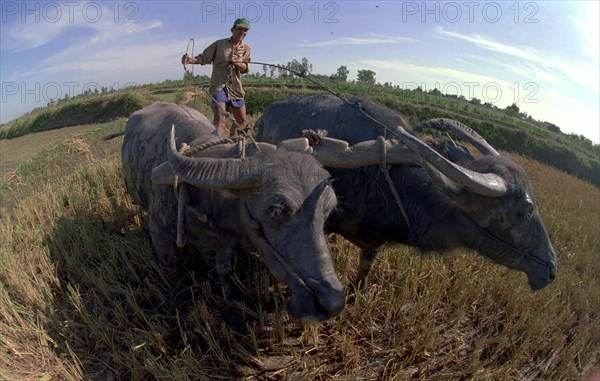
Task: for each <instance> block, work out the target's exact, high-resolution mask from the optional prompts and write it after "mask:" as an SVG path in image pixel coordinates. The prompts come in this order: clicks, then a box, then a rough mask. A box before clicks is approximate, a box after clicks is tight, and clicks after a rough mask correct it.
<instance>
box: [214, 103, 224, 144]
mask: <svg viewBox="0 0 600 381" xmlns="http://www.w3.org/2000/svg"><path fill="white" fill-rule="evenodd" d="M212 105H213V115H214V116H213V126H215V128H216V129H217V132H218V133H219V136H220V137H222V138H224V137H226V135H225V119H227V117H226V116H225V102H218V103H217V102H214V101H213V104H212Z"/></svg>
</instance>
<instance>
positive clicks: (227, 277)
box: [215, 248, 233, 299]
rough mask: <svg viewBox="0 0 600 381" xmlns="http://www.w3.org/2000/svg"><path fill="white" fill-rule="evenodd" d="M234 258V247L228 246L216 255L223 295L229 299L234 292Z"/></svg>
mask: <svg viewBox="0 0 600 381" xmlns="http://www.w3.org/2000/svg"><path fill="white" fill-rule="evenodd" d="M232 259H233V249H231V248H227V249H224V250H218V251H217V253H216V256H215V266H216V268H217V275H218V276H219V282H220V283H221V291H222V292H223V297H224V298H225V299H228V298H229V297H231V295H232V294H233V282H232V280H231V271H232V270H231V261H232Z"/></svg>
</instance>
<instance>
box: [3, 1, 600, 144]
mask: <svg viewBox="0 0 600 381" xmlns="http://www.w3.org/2000/svg"><path fill="white" fill-rule="evenodd" d="M598 4H599V2H598V1H569V2H558V1H526V2H516V1H508V2H500V1H498V2H493V1H451V2H438V1H430V2H425V1H394V2H392V1H323V2H316V1H308V2H303V1H296V2H286V1H250V2H242V1H236V2H233V1H232V2H224V1H122V2H119V1H90V2H80V1H64V2H62V1H50V2H46V1H5V0H2V1H1V8H0V18H1V20H0V21H1V24H0V26H1V28H2V29H1V35H0V45H1V47H0V53H1V57H0V59H1V65H0V66H1V68H0V74H1V86H2V87H1V93H2V99H1V115H0V119H1V122H2V123H6V122H8V121H10V120H12V119H14V118H16V117H18V116H20V115H22V114H24V113H26V112H28V111H30V110H31V109H33V108H34V107H37V106H45V105H46V104H47V103H48V101H49V100H50V99H51V98H56V97H57V96H58V97H62V96H64V94H65V93H67V94H69V95H76V94H79V93H81V92H82V91H83V90H85V89H86V88H88V87H92V88H93V87H96V86H106V87H111V86H112V87H114V88H116V89H119V88H123V87H126V86H127V85H129V84H145V83H149V82H160V81H163V80H165V79H179V78H182V76H183V69H182V66H181V64H180V63H179V61H180V57H181V55H182V54H183V53H184V51H185V49H186V46H187V44H188V41H189V39H190V38H192V37H193V38H194V39H195V46H196V50H195V53H198V52H199V51H200V50H201V49H202V48H204V47H205V46H207V45H208V44H209V43H210V42H212V41H214V40H215V39H217V38H222V37H227V36H229V34H230V33H229V29H230V27H231V24H232V23H233V21H234V20H235V18H237V17H239V16H245V17H247V18H249V19H250V20H251V21H252V28H251V30H250V32H249V34H248V36H247V38H246V41H247V42H248V43H249V44H250V45H251V46H252V58H253V60H255V61H262V62H271V63H278V64H285V63H287V62H288V61H291V60H292V59H294V58H295V59H298V60H299V59H301V58H302V57H306V58H308V60H309V62H310V63H312V64H313V72H314V73H319V74H333V73H335V72H336V69H337V68H338V67H339V66H341V65H345V66H347V67H348V69H349V70H350V79H355V78H356V74H357V71H358V70H361V69H370V70H373V71H374V72H375V73H376V80H377V81H378V82H380V83H384V82H391V83H392V84H394V85H398V86H400V87H402V88H407V89H412V88H415V87H416V86H421V87H422V88H424V89H426V90H431V89H433V88H434V87H437V88H438V89H440V90H441V91H442V92H447V93H452V94H460V95H463V96H465V97H466V98H468V99H470V98H472V97H475V98H478V99H480V100H482V101H483V102H486V101H487V102H490V103H493V104H495V105H497V106H498V107H501V108H503V107H506V106H508V105H510V104H512V103H516V104H517V105H518V106H519V108H520V109H521V111H525V112H527V113H528V114H530V115H532V116H533V117H534V118H535V119H540V120H544V121H549V122H552V123H555V124H556V125H558V126H559V127H560V128H561V129H562V131H563V132H566V133H576V134H581V135H584V136H586V137H587V138H589V139H591V140H592V141H593V142H595V143H599V142H600V120H599V114H600V111H599V108H600V99H599V87H600V86H599V71H600V69H599V67H600V63H599V53H598V46H599V45H600V43H599V41H598V38H599V35H600V32H599V30H598V25H599V13H600V11H599V8H598ZM251 70H252V71H258V72H260V73H262V66H260V65H254V66H252V69H251ZM195 72H196V73H197V74H209V73H210V67H208V66H206V67H201V68H200V67H196V69H195Z"/></svg>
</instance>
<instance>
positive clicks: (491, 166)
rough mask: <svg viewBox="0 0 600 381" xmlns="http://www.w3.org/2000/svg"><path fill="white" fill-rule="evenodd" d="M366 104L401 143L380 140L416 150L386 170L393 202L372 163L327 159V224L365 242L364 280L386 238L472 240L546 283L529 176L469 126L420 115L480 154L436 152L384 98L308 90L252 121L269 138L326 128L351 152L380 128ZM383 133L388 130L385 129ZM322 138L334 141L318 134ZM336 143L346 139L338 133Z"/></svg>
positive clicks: (430, 243)
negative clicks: (333, 199) (331, 203)
mask: <svg viewBox="0 0 600 381" xmlns="http://www.w3.org/2000/svg"><path fill="white" fill-rule="evenodd" d="M363 111H364V112H366V113H367V114H368V115H370V116H372V117H374V118H375V119H376V120H378V121H379V122H381V123H382V124H384V125H385V126H387V127H389V128H391V129H392V130H396V132H397V133H398V134H399V135H400V137H401V141H398V140H395V139H389V140H386V144H387V145H389V146H390V147H391V146H396V151H398V147H397V146H402V143H404V144H406V145H407V147H403V149H405V150H406V149H407V148H408V149H410V151H411V152H412V153H413V155H415V154H416V155H417V157H418V158H417V159H410V160H406V159H405V160H404V161H403V160H402V157H400V160H399V161H396V163H399V164H394V165H392V166H391V168H390V169H389V172H388V174H389V179H390V180H391V183H392V186H393V188H394V189H395V191H396V192H397V195H398V198H399V203H398V202H396V201H395V195H394V194H393V191H392V190H391V187H390V184H389V182H388V181H386V176H385V174H384V173H383V172H382V171H380V168H379V166H375V165H370V166H366V167H361V168H356V165H354V164H351V165H349V166H347V167H353V168H352V169H347V168H343V167H344V165H343V163H325V167H326V169H328V170H329V172H330V173H331V175H332V177H333V178H334V182H333V187H334V189H335V192H336V195H337V197H338V201H339V206H338V209H339V210H338V211H337V212H335V213H333V214H332V215H331V216H330V217H329V219H328V220H327V222H326V229H328V230H329V231H333V232H336V233H339V234H341V235H342V236H344V237H345V238H347V239H348V240H350V241H351V242H353V243H354V244H356V245H357V246H359V247H360V248H361V249H362V250H361V260H360V267H359V271H358V275H357V279H356V281H357V282H359V283H360V282H364V281H365V278H366V276H367V275H368V273H369V271H370V269H371V266H372V263H373V261H374V260H375V258H376V255H377V253H378V251H379V248H380V247H381V246H382V245H383V244H384V243H386V242H398V243H403V244H407V245H411V246H415V247H418V248H421V249H424V250H436V251H438V250H445V249H451V248H458V247H466V248H471V249H475V250H476V251H477V252H479V253H480V254H483V255H484V256H486V257H488V258H491V259H492V260H493V261H495V262H497V263H500V264H502V265H505V266H508V267H510V268H513V269H516V270H520V271H523V272H525V273H526V274H527V276H528V280H529V285H530V286H531V288H532V289H534V290H536V289H541V288H543V287H545V286H547V285H548V284H549V283H551V282H552V280H553V279H554V278H555V276H556V257H555V253H554V249H553V248H552V244H551V242H550V239H549V238H548V234H547V233H546V229H545V227H544V224H543V222H542V219H541V217H540V214H539V211H538V208H537V206H536V203H535V200H534V197H533V192H532V189H531V184H530V182H529V180H528V178H527V175H526V174H525V172H524V171H523V169H522V168H521V167H520V166H519V165H517V164H516V163H515V162H514V161H512V160H511V159H510V158H509V157H507V156H503V155H499V154H498V152H497V151H496V150H495V149H494V148H493V147H491V146H490V145H489V144H488V143H487V142H486V141H485V140H484V139H483V138H482V137H481V136H479V135H478V134H477V133H476V132H474V131H473V130H471V129H470V128H468V127H466V126H464V125H462V124H460V123H458V122H456V121H452V120H448V119H432V120H429V121H426V122H424V123H423V125H424V126H427V127H430V128H438V129H440V128H446V129H450V130H452V131H454V132H455V133H457V134H458V135H459V136H460V137H461V138H462V139H463V140H464V141H466V142H469V143H471V144H473V145H474V146H475V147H476V148H477V149H478V150H479V151H480V153H481V154H482V155H481V156H482V157H480V158H477V159H475V158H473V156H471V154H470V153H469V152H468V151H467V150H465V149H464V148H461V146H454V145H453V144H446V145H445V146H444V145H442V144H441V142H440V145H441V149H439V151H440V152H437V151H436V150H434V149H432V148H431V147H430V146H429V145H427V144H425V143H424V142H423V140H421V139H419V138H417V137H416V136H415V135H413V133H412V132H410V133H409V132H407V131H412V129H411V127H410V125H409V124H408V122H407V119H406V118H404V117H403V116H402V115H400V114H399V113H397V112H395V111H393V110H391V109H389V108H387V107H385V106H383V105H380V104H377V103H374V102H372V101H369V100H366V99H352V100H350V101H349V102H345V101H342V100H341V99H339V98H338V97H336V96H333V95H324V94H310V95H301V96H291V97H289V98H288V99H286V100H283V101H278V102H275V103H273V104H272V105H271V106H270V107H269V108H268V109H267V110H266V112H265V113H264V115H263V116H262V117H261V119H259V121H258V122H257V123H256V126H255V129H256V131H257V138H258V139H259V140H261V141H267V142H271V143H277V142H280V141H283V140H284V139H289V138H297V137H299V136H302V131H303V130H307V129H312V130H317V129H320V130H325V131H326V132H327V136H328V137H329V138H335V139H341V140H343V141H345V142H347V144H349V145H350V146H349V149H346V150H345V152H346V153H348V154H347V155H346V156H347V157H348V158H351V157H352V152H351V151H352V148H353V147H357V148H358V147H359V146H362V145H370V146H374V145H375V144H370V143H373V142H374V141H375V139H378V136H380V135H384V136H385V135H386V133H385V132H384V131H383V128H382V127H381V126H380V125H378V124H377V123H375V122H374V121H373V120H372V119H371V118H369V117H368V116H366V115H365V114H364V113H363ZM387 138H392V136H391V135H390V134H389V132H388V133H387ZM380 139H381V138H380ZM323 143H327V144H330V143H331V142H329V141H328V140H327V139H323V142H322V143H321V144H323ZM333 144H334V145H335V144H338V145H339V144H342V145H343V143H340V142H339V141H337V142H336V141H334V143H333ZM316 147H318V145H316V146H315V149H317V148H316ZM355 151H358V150H355ZM338 156H340V155H338ZM390 158H391V156H390ZM380 160H381V159H380ZM387 162H388V163H389V164H392V163H394V160H391V159H388V160H387ZM334 166H337V167H340V168H334ZM402 209H404V210H402Z"/></svg>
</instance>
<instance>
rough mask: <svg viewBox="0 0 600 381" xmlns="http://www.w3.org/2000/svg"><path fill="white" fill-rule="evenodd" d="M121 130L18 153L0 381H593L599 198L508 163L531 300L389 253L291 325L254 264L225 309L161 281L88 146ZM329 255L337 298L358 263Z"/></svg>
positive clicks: (522, 292) (451, 268) (475, 260)
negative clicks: (532, 274)
mask: <svg viewBox="0 0 600 381" xmlns="http://www.w3.org/2000/svg"><path fill="white" fill-rule="evenodd" d="M180 90H181V89H180V88H179V89H177V90H174V91H180ZM274 90H276V91H279V90H278V89H274ZM190 91H192V90H191V89H190ZM187 92H188V91H187V90H186V91H183V92H182V93H180V94H179V96H180V97H181V99H182V100H185V99H187V95H188V94H187ZM252 92H255V91H252ZM255 93H256V92H255ZM266 93H269V94H270V93H272V91H268V92H266ZM281 93H283V91H281ZM153 94H154V95H153V96H156V97H159V96H160V97H162V96H173V94H176V93H172V94H170V95H169V94H156V93H153ZM277 94H280V93H277ZM189 102H190V104H193V103H194V102H196V103H195V105H196V106H197V107H204V106H203V105H204V104H205V102H208V101H207V100H203V98H202V97H199V98H198V99H197V100H196V101H194V100H189ZM258 103H260V102H258V101H257V104H258ZM124 124H125V120H124V119H123V118H121V119H118V120H116V121H113V122H111V123H107V124H97V125H94V127H93V128H91V129H90V130H89V131H84V132H82V133H81V134H80V135H78V136H74V137H69V138H67V139H66V140H64V141H63V142H61V143H60V144H57V145H55V146H54V147H51V148H48V149H47V150H44V151H43V152H42V153H40V154H39V155H36V154H35V152H31V153H30V155H28V156H29V157H31V158H32V159H31V161H30V162H29V164H26V165H24V167H22V168H25V167H27V168H28V169H27V170H24V169H23V170H20V171H17V172H16V173H14V174H13V175H12V177H11V178H10V179H7V180H6V181H5V182H4V184H3V185H5V186H6V187H7V189H9V190H10V192H9V196H8V197H7V200H8V202H7V204H10V205H7V204H5V203H4V202H3V204H2V205H3V206H7V207H8V208H7V209H5V210H4V212H3V215H2V217H1V218H0V347H1V349H2V350H0V379H2V380H29V379H31V380H50V379H61V380H81V379H92V380H106V379H139V380H142V379H143V380H158V379H166V380H215V379H246V378H247V379H259V380H260V379H264V380H297V379H302V380H329V379H341V380H355V379H367V380H371V379H386V380H407V379H448V380H457V379H473V380H506V379H509V380H522V379H530V380H582V379H586V378H587V377H589V376H590V375H591V374H592V372H593V370H594V369H598V367H599V366H600V347H599V346H598V343H599V342H600V324H599V322H600V316H599V313H600V280H599V279H598V276H597V274H598V273H600V262H599V261H598V257H597V256H598V253H599V252H600V234H598V231H597V227H598V226H599V222H600V221H598V216H599V215H600V204H599V203H598V202H597V200H599V199H600V190H599V189H598V188H596V187H594V186H592V185H590V184H588V183H585V182H582V181H580V180H577V179H575V178H573V177H571V176H569V175H567V174H565V173H563V172H560V171H557V170H555V169H553V168H551V167H548V166H545V165H542V164H540V163H538V162H536V161H532V160H530V159H529V158H527V157H524V156H521V155H517V154H513V155H512V157H513V158H514V159H515V160H516V161H517V162H519V163H520V164H521V165H522V166H523V167H524V168H525V170H526V171H527V173H529V174H530V178H531V181H532V184H533V187H534V191H535V195H536V200H537V202H538V204H539V207H540V211H541V214H542V217H543V219H544V221H545V223H546V227H547V230H548V232H549V235H550V237H551V239H552V242H553V245H554V247H555V249H556V252H557V257H558V269H559V273H558V277H557V279H556V280H555V282H554V283H552V284H551V285H550V286H549V287H547V288H546V289H544V290H541V291H539V292H536V293H534V292H531V291H530V290H529V288H528V286H527V281H526V277H525V275H524V274H521V273H517V272H514V271H511V270H508V269H506V268H504V267H500V266H496V265H493V264H491V263H489V262H488V261H486V260H484V259H482V258H481V257H479V256H477V255H476V254H475V253H472V252H467V251H457V252H454V253H444V254H443V255H436V254H422V253H419V252H417V251H416V250H413V249H410V248H407V247H403V246H393V247H389V248H388V249H387V250H386V251H385V252H384V253H383V254H382V256H381V257H380V259H379V260H378V261H377V263H376V265H375V267H374V269H373V272H372V278H371V279H370V284H369V288H368V291H366V292H364V293H362V294H352V293H350V292H349V294H348V305H347V307H346V309H345V310H344V312H343V313H342V314H341V315H340V316H339V317H337V318H335V319H333V320H331V321H329V322H326V323H324V324H320V325H308V326H301V325H299V324H298V323H297V322H295V321H292V320H290V319H289V317H287V315H286V313H285V311H284V306H285V304H286V303H287V302H288V301H289V291H288V290H287V288H286V287H283V286H282V285H280V284H278V283H276V281H274V280H273V279H272V278H271V276H270V275H269V274H268V272H267V270H266V269H265V267H264V265H263V264H262V263H261V261H260V260H259V258H258V257H257V255H256V254H255V253H253V252H252V251H250V252H249V253H245V254H239V255H238V256H237V258H236V262H235V268H234V272H235V277H236V278H235V279H236V283H238V284H239V287H240V296H239V297H237V298H235V299H232V300H223V298H222V296H221V291H220V289H219V287H218V285H217V281H216V279H214V278H216V274H215V273H214V270H211V269H212V268H213V265H212V260H211V258H209V257H202V256H199V255H198V254H197V253H195V252H192V251H189V250H182V252H181V255H183V256H185V258H186V260H185V261H184V263H182V264H181V266H180V267H179V268H178V269H177V273H176V274H175V275H174V276H172V277H168V278H166V277H164V276H163V275H162V274H161V273H160V271H159V270H158V268H157V266H156V264H155V262H154V259H153V256H152V253H151V249H150V245H149V242H150V241H149V235H148V231H147V225H146V217H145V215H144V213H143V212H141V211H140V210H139V209H138V208H137V207H136V206H135V205H134V204H133V203H132V201H131V199H130V197H129V196H128V194H127V192H126V190H125V187H124V184H123V180H122V176H121V169H120V144H121V142H122V138H121V137H118V138H115V139H113V140H110V141H105V140H103V137H104V136H106V135H108V134H110V133H113V132H116V131H122V130H123V127H124ZM53 132H54V131H46V132H42V133H41V134H42V136H43V134H49V133H53ZM13 141H15V140H8V141H3V144H4V143H6V144H12V142H13ZM22 149H24V150H26V149H30V148H29V147H27V146H24V147H23V148H22ZM556 184H560V187H557V186H556ZM329 245H330V249H331V252H332V255H333V258H334V262H335V268H336V271H337V272H338V274H339V276H340V278H341V280H342V282H344V283H345V284H347V283H348V281H349V280H350V279H352V278H353V277H354V276H355V271H356V268H357V263H358V250H357V248H356V247H355V246H353V245H352V244H350V243H349V242H347V241H345V240H344V239H342V238H340V237H339V236H336V235H330V236H329Z"/></svg>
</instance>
